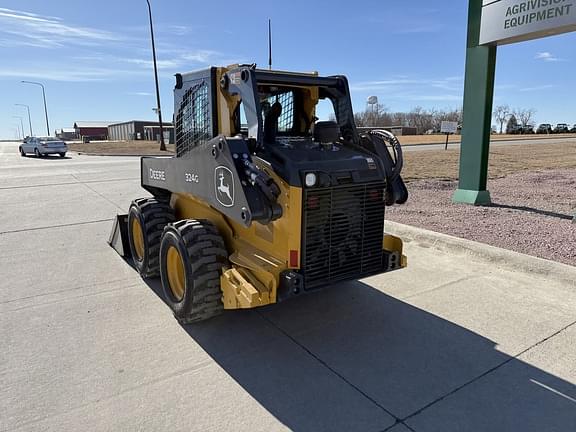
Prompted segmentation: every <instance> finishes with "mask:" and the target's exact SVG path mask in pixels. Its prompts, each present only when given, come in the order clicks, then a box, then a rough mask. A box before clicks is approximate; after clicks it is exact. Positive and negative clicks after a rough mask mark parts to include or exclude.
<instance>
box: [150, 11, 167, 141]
mask: <svg viewBox="0 0 576 432" xmlns="http://www.w3.org/2000/svg"><path fill="white" fill-rule="evenodd" d="M146 3H148V17H149V18H150V39H151V40H152V59H153V61H154V80H155V82H156V105H157V107H158V108H157V110H158V123H160V151H166V144H164V127H163V125H162V108H160V87H159V85H158V66H157V65H156V46H155V45H154V26H153V25H152V7H151V6H150V0H146Z"/></svg>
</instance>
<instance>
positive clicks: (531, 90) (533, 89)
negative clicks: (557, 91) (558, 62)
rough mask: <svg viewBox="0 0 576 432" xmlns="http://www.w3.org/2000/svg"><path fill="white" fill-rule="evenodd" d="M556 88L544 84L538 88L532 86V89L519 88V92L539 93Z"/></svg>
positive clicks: (552, 85)
mask: <svg viewBox="0 0 576 432" xmlns="http://www.w3.org/2000/svg"><path fill="white" fill-rule="evenodd" d="M555 87H557V86H556V85H554V84H544V85H540V86H534V87H524V88H521V89H520V91H521V92H533V91H540V90H548V89H551V88H555Z"/></svg>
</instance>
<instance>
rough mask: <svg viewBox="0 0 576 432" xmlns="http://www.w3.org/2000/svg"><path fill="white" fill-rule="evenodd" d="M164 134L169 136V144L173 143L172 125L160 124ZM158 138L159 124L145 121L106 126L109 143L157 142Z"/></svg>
mask: <svg viewBox="0 0 576 432" xmlns="http://www.w3.org/2000/svg"><path fill="white" fill-rule="evenodd" d="M162 126H163V128H164V133H165V134H166V135H168V134H169V136H170V143H174V126H173V125H172V123H164V122H162ZM159 137H160V123H158V122H155V121H147V120H131V121H127V122H123V123H116V124H111V125H110V126H108V138H109V139H110V141H132V140H148V141H157V140H159Z"/></svg>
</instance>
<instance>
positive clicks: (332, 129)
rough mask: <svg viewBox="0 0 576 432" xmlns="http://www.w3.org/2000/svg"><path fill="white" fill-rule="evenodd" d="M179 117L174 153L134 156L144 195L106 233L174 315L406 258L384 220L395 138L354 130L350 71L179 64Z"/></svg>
mask: <svg viewBox="0 0 576 432" xmlns="http://www.w3.org/2000/svg"><path fill="white" fill-rule="evenodd" d="M321 115H322V116H324V117H328V120H325V121H319V118H318V116H321ZM174 121H175V135H176V154H175V156H174V157H143V158H142V159H141V184H142V187H143V188H144V189H145V190H147V191H148V192H149V193H150V194H151V195H152V197H151V198H141V199H136V200H134V201H133V202H132V205H131V206H130V210H129V213H128V214H127V215H118V216H117V218H116V221H115V224H114V228H113V230H112V233H111V236H110V240H109V243H110V244H111V245H112V246H113V247H114V248H115V249H116V250H117V251H118V252H119V253H120V254H121V255H123V256H125V257H129V256H131V257H132V258H133V262H134V266H135V267H136V269H137V270H138V272H139V273H140V274H141V275H142V277H145V278H146V277H153V276H158V275H160V277H161V281H162V286H163V291H164V294H165V300H166V302H167V304H168V305H169V306H170V307H171V308H172V310H173V312H174V315H175V316H176V318H177V319H178V320H179V321H180V322H182V323H190V322H195V321H201V320H204V319H207V318H210V317H212V316H215V315H217V314H219V313H221V312H222V311H223V310H224V309H240V308H254V307H258V306H264V305H268V304H272V303H276V302H280V301H283V300H286V299H288V298H291V297H295V296H299V295H302V294H305V293H308V292H311V291H314V290H317V289H319V288H321V287H326V286H330V285H332V284H334V283H336V282H340V281H346V280H353V279H358V278H363V277H366V276H371V275H376V274H380V273H384V272H389V271H392V270H397V269H401V268H403V267H405V266H406V257H405V256H404V255H403V251H402V241H401V239H399V238H397V237H394V236H391V235H385V234H384V214H385V206H387V205H394V204H402V203H404V202H405V201H406V200H407V198H408V192H407V190H406V187H405V185H404V183H403V181H402V178H401V176H400V172H401V170H402V150H401V147H400V144H399V142H398V140H397V139H396V138H395V137H394V136H393V135H392V134H390V133H388V132H386V131H372V132H369V133H367V134H365V135H363V136H360V135H359V134H358V132H357V129H356V126H355V123H354V114H353V111H352V105H351V100H350V93H349V89H348V82H347V80H346V78H345V77H344V76H331V77H320V76H318V74H316V73H311V74H307V73H290V72H281V71H269V70H260V69H257V68H256V66H255V65H234V66H229V67H211V68H209V69H206V70H201V71H197V72H191V73H187V74H177V75H176V85H175V89H174Z"/></svg>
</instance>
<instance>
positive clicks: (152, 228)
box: [128, 198, 174, 278]
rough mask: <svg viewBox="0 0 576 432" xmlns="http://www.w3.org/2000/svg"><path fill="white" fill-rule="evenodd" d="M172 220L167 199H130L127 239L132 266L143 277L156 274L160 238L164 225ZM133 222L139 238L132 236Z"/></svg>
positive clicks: (172, 212) (171, 211) (157, 271)
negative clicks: (138, 228) (139, 235)
mask: <svg viewBox="0 0 576 432" xmlns="http://www.w3.org/2000/svg"><path fill="white" fill-rule="evenodd" d="M173 221H174V210H172V208H171V207H170V205H169V204H168V202H167V201H163V200H159V199H157V198H140V199H137V200H134V201H132V204H131V205H130V211H129V212H128V239H129V243H130V252H131V253H132V258H133V260H134V266H135V267H136V269H137V270H138V273H140V275H141V276H142V277H143V278H147V277H153V276H158V274H159V271H160V270H159V259H160V239H161V238H162V232H163V231H164V227H165V226H166V225H167V224H169V223H170V222H173ZM135 224H139V225H140V229H141V235H142V236H141V238H140V240H138V239H136V238H134V235H135V230H134V227H135ZM138 245H140V247H138Z"/></svg>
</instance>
